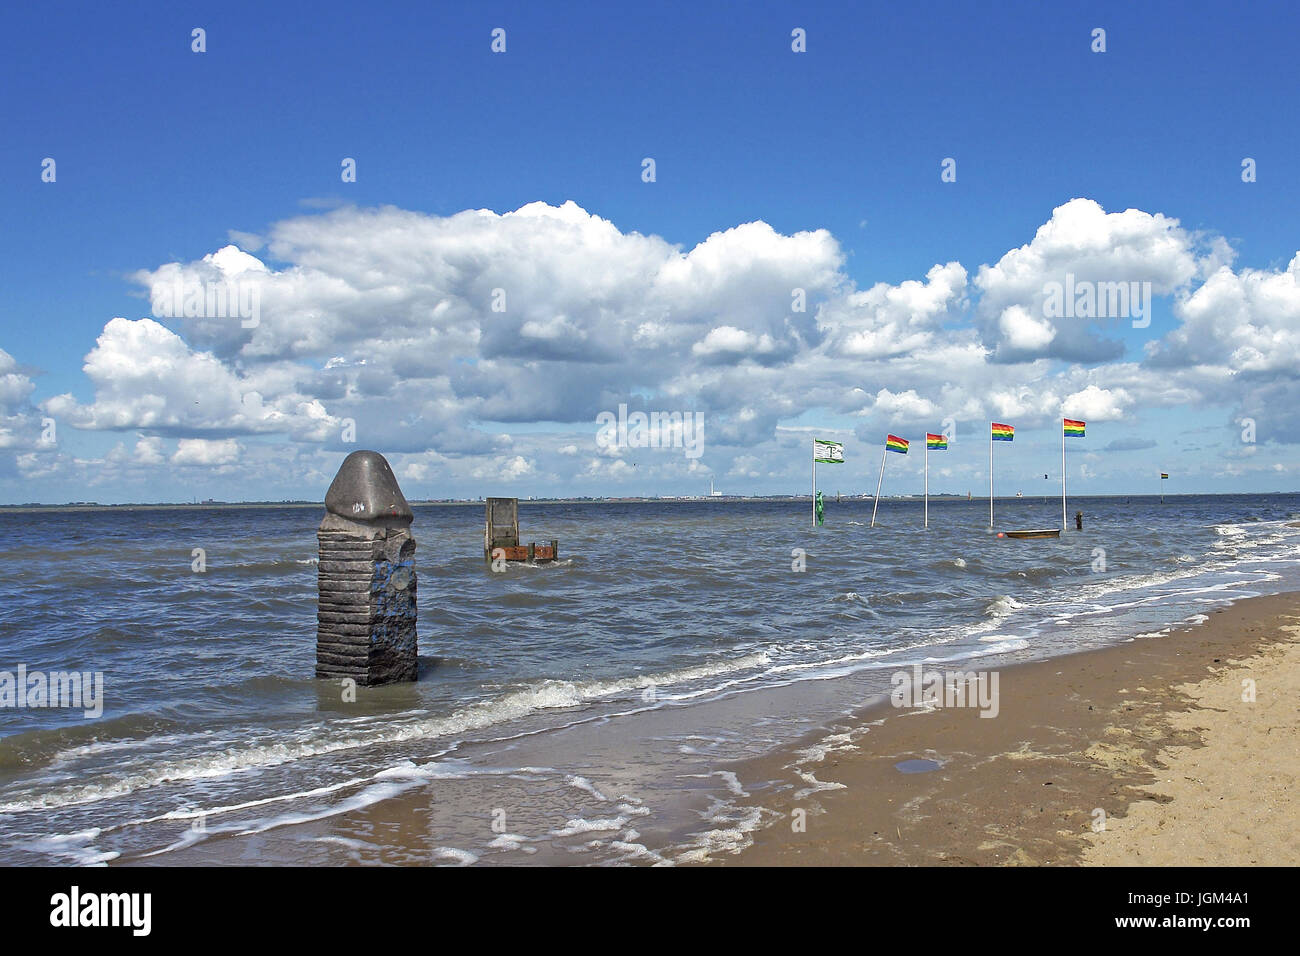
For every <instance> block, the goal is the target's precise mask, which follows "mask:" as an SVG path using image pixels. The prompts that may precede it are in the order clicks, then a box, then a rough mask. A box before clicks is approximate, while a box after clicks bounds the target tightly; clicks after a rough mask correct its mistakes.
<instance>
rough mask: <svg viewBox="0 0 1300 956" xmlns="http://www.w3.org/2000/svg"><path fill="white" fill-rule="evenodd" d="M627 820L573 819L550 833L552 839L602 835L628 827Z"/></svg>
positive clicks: (619, 818) (620, 818)
mask: <svg viewBox="0 0 1300 956" xmlns="http://www.w3.org/2000/svg"><path fill="white" fill-rule="evenodd" d="M629 822H630V821H629V819H628V818H627V817H625V816H618V817H614V818H612V819H605V820H585V819H583V818H582V817H575V818H573V819H572V820H569V821H567V822H566V823H565V824H564V826H562V827H560V828H559V829H556V830H552V831H550V833H551V836H553V837H567V836H577V835H578V834H579V833H602V832H604V831H606V830H621V829H623V828H624V827H625V826H627V825H628V823H629Z"/></svg>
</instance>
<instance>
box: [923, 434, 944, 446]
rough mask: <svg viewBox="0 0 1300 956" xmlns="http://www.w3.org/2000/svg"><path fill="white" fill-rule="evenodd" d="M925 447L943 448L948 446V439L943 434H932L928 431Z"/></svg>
mask: <svg viewBox="0 0 1300 956" xmlns="http://www.w3.org/2000/svg"><path fill="white" fill-rule="evenodd" d="M925 447H926V448H935V449H940V450H942V449H944V448H947V447H948V439H947V438H945V437H944V436H943V435H931V434H930V433H929V432H926V433H925Z"/></svg>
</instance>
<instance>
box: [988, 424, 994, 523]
mask: <svg viewBox="0 0 1300 956" xmlns="http://www.w3.org/2000/svg"><path fill="white" fill-rule="evenodd" d="M989 530H990V531H992V530H993V423H992V422H989Z"/></svg>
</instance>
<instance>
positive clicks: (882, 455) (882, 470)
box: [871, 439, 889, 528]
mask: <svg viewBox="0 0 1300 956" xmlns="http://www.w3.org/2000/svg"><path fill="white" fill-rule="evenodd" d="M888 451H889V440H888V439H886V440H885V447H884V448H882V449H880V477H879V478H877V479H876V500H875V501H874V502H872V505H871V527H873V528H874V527H875V526H876V508H878V507H879V506H880V483H881V482H882V481H884V480H885V455H886V453H887V452H888Z"/></svg>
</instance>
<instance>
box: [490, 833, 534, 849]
mask: <svg viewBox="0 0 1300 956" xmlns="http://www.w3.org/2000/svg"><path fill="white" fill-rule="evenodd" d="M488 846H489V847H491V848H492V849H494V850H517V851H519V852H521V853H528V854H532V853H536V852H537V847H535V846H529V845H528V837H526V836H520V835H519V834H517V833H503V834H501V835H500V836H499V837H497V838H496V839H495V840H493V841H492V842H491V843H489V844H488Z"/></svg>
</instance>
